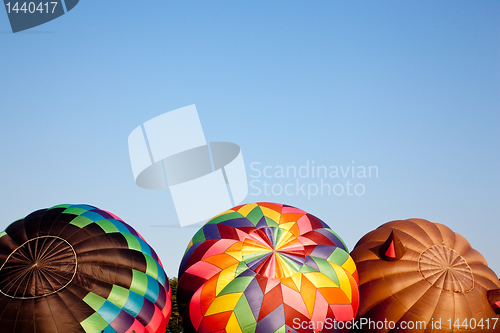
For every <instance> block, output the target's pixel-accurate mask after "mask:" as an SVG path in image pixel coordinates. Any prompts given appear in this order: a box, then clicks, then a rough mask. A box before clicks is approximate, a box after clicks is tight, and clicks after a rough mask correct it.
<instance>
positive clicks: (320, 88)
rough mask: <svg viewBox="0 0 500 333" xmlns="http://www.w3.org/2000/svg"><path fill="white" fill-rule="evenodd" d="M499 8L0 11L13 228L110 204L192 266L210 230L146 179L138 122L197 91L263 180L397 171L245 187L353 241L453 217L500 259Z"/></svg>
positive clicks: (212, 135)
mask: <svg viewBox="0 0 500 333" xmlns="http://www.w3.org/2000/svg"><path fill="white" fill-rule="evenodd" d="M499 14H500V3H499V2H497V1H481V2H469V1H453V2H452V1H439V2H436V1H413V2H409V1H383V2H382V1H377V2H368V1H363V2H361V1H359V2H347V1H346V2H337V1H335V2H334V1H315V2H309V1H307V2H306V1H272V2H270V1H251V2H250V1H237V2H236V1H198V2H197V1H175V2H174V1H161V2H160V1H157V2H151V3H147V4H145V3H144V2H143V1H127V2H121V3H120V5H119V6H117V5H116V4H114V3H108V2H102V1H92V0H86V1H83V0H82V1H80V3H79V5H78V6H77V7H75V9H73V10H72V11H71V12H69V13H68V14H66V15H63V16H62V17H60V18H59V19H56V20H54V21H52V22H49V23H47V24H44V25H42V26H39V27H36V28H33V29H31V30H27V31H25V32H20V33H17V34H12V33H11V31H10V26H9V23H8V19H7V14H6V13H5V12H3V11H0V51H1V60H2V61H1V62H0V114H1V128H2V131H0V140H1V142H2V145H1V146H0V156H1V164H0V170H1V171H2V172H1V174H0V178H1V191H0V209H1V211H2V219H1V221H0V229H4V228H5V227H6V226H7V225H8V224H9V223H11V222H12V221H14V220H15V219H18V218H20V217H23V216H25V215H27V214H28V213H30V212H31V211H34V210H37V209H40V208H44V207H50V206H53V205H56V204H60V203H88V204H92V205H95V206H98V207H100V208H102V209H105V210H109V211H111V212H113V213H115V214H116V215H118V216H120V217H121V218H123V219H124V220H125V221H126V222H128V223H129V224H131V225H132V226H134V227H135V228H136V229H137V230H138V231H139V232H141V234H142V235H143V236H144V237H145V238H146V239H147V240H148V241H149V242H150V244H151V245H152V246H153V247H154V248H155V249H156V250H157V252H158V253H159V255H160V257H161V258H162V261H163V263H164V265H165V269H166V271H167V273H168V275H169V276H176V275H177V269H178V265H179V263H180V260H181V257H182V254H183V251H184V249H185V247H186V245H187V244H188V242H189V240H190V238H191V237H192V236H193V234H194V233H195V231H196V229H195V228H183V229H181V228H172V227H164V226H163V227H157V225H176V224H177V223H178V222H177V216H176V214H175V210H174V207H173V204H172V201H171V197H170V194H169V192H168V191H160V190H145V189H141V188H139V187H137V186H136V185H135V183H134V180H133V176H132V170H131V167H130V161H129V156H128V148H127V138H128V135H129V134H130V132H131V131H132V130H133V129H134V128H136V127H137V126H138V125H140V124H142V123H144V122H145V121H147V120H149V119H151V118H153V117H155V116H157V115H160V114H162V113H164V112H167V111H170V110H174V109H177V108H179V107H183V106H187V105H190V104H196V106H197V109H198V113H199V115H200V119H201V122H202V124H203V128H204V131H205V136H206V138H207V140H208V141H229V142H234V143H237V144H238V145H240V147H241V149H242V152H243V158H244V160H245V164H246V167H247V172H248V175H249V181H252V180H254V179H257V180H260V181H261V182H263V181H264V180H266V179H264V178H263V177H260V178H254V177H252V176H255V175H256V172H255V171H253V170H252V169H251V168H250V165H251V164H252V163H254V162H258V163H260V168H263V167H264V166H271V167H273V168H274V167H276V166H295V167H296V168H299V167H300V166H303V165H306V163H308V162H309V163H310V164H312V162H313V161H314V163H315V165H325V166H328V167H330V166H339V167H340V166H342V167H344V168H346V167H348V166H352V165H356V166H377V168H378V171H379V173H378V178H376V177H372V178H370V179H350V181H351V182H352V183H356V184H357V183H361V184H363V186H364V188H365V193H364V194H363V195H361V196H357V195H353V196H348V195H345V194H344V195H340V196H335V195H330V196H328V195H323V196H321V195H317V196H314V197H311V198H308V197H307V196H304V195H301V194H299V195H293V196H287V195H284V194H282V195H272V194H271V195H268V196H266V195H264V194H263V193H261V194H260V195H254V194H252V193H255V192H256V191H255V190H252V188H250V192H251V194H249V195H248V196H247V198H246V200H245V202H253V201H274V202H281V203H287V204H290V205H294V206H297V207H299V208H301V209H304V210H306V211H308V212H310V213H312V214H314V215H316V216H318V217H319V218H321V219H323V220H324V221H325V222H327V223H328V224H329V225H330V226H331V228H332V229H333V230H335V231H336V232H337V233H338V234H339V235H340V236H341V237H342V238H343V240H344V241H345V243H346V244H347V246H348V247H349V249H352V248H353V247H354V245H355V244H356V242H357V240H359V239H360V238H361V236H363V235H364V234H365V233H367V232H369V231H370V230H372V229H374V228H376V227H377V226H379V225H380V224H382V223H385V222H388V221H391V220H395V219H405V218H411V217H420V218H425V219H428V220H431V221H436V222H440V223H443V224H446V225H448V226H449V227H450V228H452V229H453V230H454V231H455V232H458V233H460V234H462V235H464V236H465V237H466V238H467V239H468V240H469V241H470V242H471V244H472V246H473V247H474V248H476V249H477V250H478V251H480V252H481V253H482V254H483V255H484V256H485V258H486V259H487V261H488V263H489V265H490V267H492V268H493V270H495V272H496V273H497V274H500V258H499V256H498V228H499V224H500V220H499V216H500V214H499V213H500V194H499V193H500V192H499V190H498V188H499V186H500V173H499V170H500V155H499V148H500V146H499V145H500V112H499V110H500V95H499V92H500V89H499V88H500V61H499V59H500V21H498V17H499ZM353 162H354V163H353ZM255 165H257V164H254V166H255ZM268 181H269V182H271V183H272V184H281V186H284V185H286V184H287V183H290V182H295V181H296V179H277V178H271V179H268ZM300 181H304V182H306V183H307V184H312V183H318V182H319V181H320V179H318V178H316V179H312V178H311V179H300ZM325 181H327V182H329V184H332V185H334V184H336V183H345V181H346V179H325ZM254 184H255V183H254Z"/></svg>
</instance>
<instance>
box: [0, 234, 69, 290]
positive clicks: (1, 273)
mask: <svg viewBox="0 0 500 333" xmlns="http://www.w3.org/2000/svg"><path fill="white" fill-rule="evenodd" d="M75 274H76V253H75V251H74V250H73V248H72V246H71V245H70V244H69V243H68V242H66V241H65V240H64V239H61V238H58V237H51V236H45V237H37V238H35V239H31V240H29V241H27V242H26V243H24V244H23V245H21V246H20V247H19V248H17V249H16V250H15V251H14V252H12V253H11V255H10V256H9V258H8V259H7V261H5V262H4V264H3V266H2V267H1V269H0V291H1V292H2V293H3V294H4V295H7V296H10V297H13V298H19V299H28V298H37V297H42V296H46V295H50V294H52V293H55V292H57V291H58V290H60V289H62V288H64V287H65V286H66V285H67V284H68V283H69V282H71V280H72V279H73V277H74V275H75Z"/></svg>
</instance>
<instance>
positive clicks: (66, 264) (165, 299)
mask: <svg viewBox="0 0 500 333" xmlns="http://www.w3.org/2000/svg"><path fill="white" fill-rule="evenodd" d="M0 263H1V268H0V292H1V293H0V314H1V317H0V330H1V332H2V333H9V332H30V333H54V332H61V333H63V332H64V333H67V332H88V333H90V332H92V333H96V332H101V331H104V332H133V331H135V333H153V332H154V333H157V332H161V333H163V332H165V327H166V325H167V323H168V320H169V317H170V310H171V303H170V285H169V282H168V278H167V276H166V274H165V272H164V271H163V267H162V265H161V262H160V260H159V258H158V256H157V255H156V253H155V252H154V250H153V249H152V248H151V247H150V246H149V245H148V244H147V243H146V242H145V241H144V239H143V238H142V237H141V236H140V235H139V234H138V233H137V232H136V231H135V230H134V229H133V228H132V227H130V226H129V225H127V224H126V223H125V222H123V221H122V220H120V219H119V218H118V217H117V216H115V215H113V214H111V213H109V212H106V211H104V210H100V209H98V208H95V207H93V206H89V205H59V206H54V207H52V208H49V209H43V210H39V211H36V212H33V213H31V214H30V215H28V216H26V217H25V218H24V219H20V220H18V221H15V222H14V223H12V224H11V225H9V226H8V227H7V229H6V230H5V231H4V232H2V233H0Z"/></svg>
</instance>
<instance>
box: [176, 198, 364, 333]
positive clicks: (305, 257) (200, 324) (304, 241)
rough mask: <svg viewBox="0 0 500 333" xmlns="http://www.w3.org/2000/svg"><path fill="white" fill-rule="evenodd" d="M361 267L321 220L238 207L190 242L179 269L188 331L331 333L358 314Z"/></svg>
mask: <svg viewBox="0 0 500 333" xmlns="http://www.w3.org/2000/svg"><path fill="white" fill-rule="evenodd" d="M357 281H358V277H357V272H356V266H355V264H354V262H353V260H352V259H351V257H350V256H349V253H348V252H347V248H346V246H345V245H344V243H343V242H342V240H341V239H340V238H339V237H338V236H337V235H336V234H335V233H334V232H333V231H332V230H331V229H330V228H329V227H328V225H326V223H324V222H323V221H321V220H320V219H318V218H317V217H315V216H313V215H311V214H308V213H306V212H304V211H302V210H300V209H297V208H294V207H291V206H287V205H282V204H276V203H265V202H261V203H251V204H246V205H242V206H237V207H234V208H232V209H230V210H228V211H226V212H224V213H222V214H220V215H218V216H216V217H214V218H212V219H211V220H210V221H208V222H207V223H206V224H205V225H204V226H203V227H202V228H201V229H200V230H199V231H198V232H197V233H196V234H195V236H194V237H193V239H192V240H191V242H190V244H189V246H188V248H187V250H186V253H185V255H184V258H183V260H182V264H181V266H180V269H179V285H178V289H177V301H178V305H179V310H180V311H181V313H182V314H183V322H184V328H185V332H202V333H205V332H228V333H238V332H244V333H248V332H259V333H267V332H282V333H288V332H294V333H297V332H313V331H314V332H317V331H318V330H321V331H322V332H334V331H336V329H335V327H336V325H335V321H334V320H336V321H346V320H352V319H354V317H355V316H356V312H357V309H358V302H359V298H358V286H357V283H358V282H357Z"/></svg>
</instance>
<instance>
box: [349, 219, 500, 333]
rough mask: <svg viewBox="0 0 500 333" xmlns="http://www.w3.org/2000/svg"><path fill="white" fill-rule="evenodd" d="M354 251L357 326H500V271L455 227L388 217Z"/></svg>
mask: <svg viewBox="0 0 500 333" xmlns="http://www.w3.org/2000/svg"><path fill="white" fill-rule="evenodd" d="M351 256H352V258H353V259H354V261H355V262H356V266H357V268H358V272H359V279H360V286H359V291H360V307H359V312H358V319H359V321H360V322H361V320H363V321H364V323H365V325H364V326H362V327H360V328H361V330H360V332H377V333H385V332H415V333H418V332H500V320H499V319H500V316H499V314H500V309H499V308H500V291H499V288H500V283H499V281H498V277H497V276H496V275H495V273H494V272H493V271H492V270H491V269H490V268H489V267H488V266H487V263H486V260H485V259H484V257H483V256H482V255H481V254H480V253H479V252H477V251H476V250H474V249H473V248H472V247H471V246H470V244H469V242H468V241H467V240H466V239H465V238H464V237H463V236H461V235H459V234H457V233H455V232H453V231H452V230H451V229H450V228H448V227H446V226H444V225H442V224H439V223H433V222H429V221H426V220H422V219H409V220H400V221H392V222H388V223H385V224H383V225H382V226H380V227H378V228H377V229H375V230H373V231H371V232H369V233H368V234H366V235H365V236H363V237H362V238H361V240H360V241H359V242H358V243H357V244H356V246H355V248H354V249H353V251H352V252H351ZM384 321H385V322H386V323H390V325H391V326H393V327H392V328H391V326H390V325H389V324H386V325H384ZM370 322H371V323H372V326H371V327H369V326H368V324H369V323H370Z"/></svg>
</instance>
